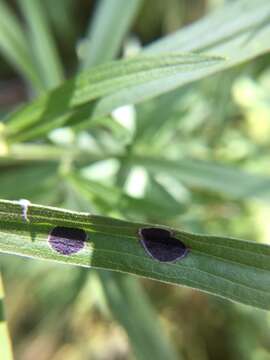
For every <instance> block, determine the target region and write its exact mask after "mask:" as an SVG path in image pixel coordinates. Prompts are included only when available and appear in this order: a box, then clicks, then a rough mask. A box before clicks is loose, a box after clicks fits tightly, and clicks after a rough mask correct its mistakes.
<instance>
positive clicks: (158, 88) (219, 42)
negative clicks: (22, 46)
mask: <svg viewBox="0 0 270 360" xmlns="http://www.w3.org/2000/svg"><path fill="white" fill-rule="evenodd" d="M269 18H270V2H269V1H268V0H258V1H250V0H238V1H235V2H233V3H232V2H229V3H227V4H225V5H224V7H222V8H220V9H219V10H218V11H216V12H214V13H212V14H210V15H208V16H206V17H205V18H204V19H202V20H200V21H197V22H196V23H194V24H193V25H189V26H186V27H184V28H183V29H180V30H179V31H177V32H176V33H174V34H172V35H168V36H166V37H164V38H162V39H161V40H157V41H156V42H154V43H153V44H151V45H150V46H147V47H146V48H145V50H144V53H147V54H160V55H161V54H162V53H167V52H168V51H184V52H186V51H192V52H196V53H198V52H201V53H202V52H203V53H205V54H215V55H219V56H221V57H224V58H225V59H226V61H224V62H220V63H219V64H216V66H213V67H209V68H208V69H204V70H203V72H201V73H200V74H199V73H197V74H196V76H194V77H193V80H197V79H200V78H203V77H206V76H208V75H210V74H213V73H216V72H220V71H223V70H226V69H228V68H230V67H232V66H235V65H237V64H240V63H242V62H245V61H247V60H250V59H253V58H255V57H256V56H258V55H260V54H263V53H266V52H268V51H269V50H270V43H269V38H270V21H269ZM186 80H187V79H185V80H184V79H183V74H180V73H179V74H174V75H172V76H171V77H168V78H167V79H166V82H165V81H164V82H163V83H162V84H160V83H159V82H157V81H155V80H153V81H151V82H148V83H146V84H143V85H140V86H133V87H132V88H131V89H126V90H124V91H123V90H122V91H118V92H116V93H114V94H113V95H110V96H107V97H105V98H104V99H102V100H101V101H100V103H99V105H98V110H99V111H101V110H103V109H106V108H107V107H108V106H109V105H110V104H119V103H121V102H123V99H127V101H126V103H135V102H136V103H137V102H139V101H142V100H146V99H147V98H150V97H154V96H157V95H159V94H163V93H166V92H168V91H170V90H173V89H175V88H177V87H179V86H182V85H184V84H186V83H187V82H190V81H191V80H192V79H191V78H189V81H186ZM141 94H143V98H142V95H141Z"/></svg>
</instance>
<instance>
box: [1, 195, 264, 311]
mask: <svg viewBox="0 0 270 360" xmlns="http://www.w3.org/2000/svg"><path fill="white" fill-rule="evenodd" d="M28 217H29V220H30V223H27V224H26V223H24V222H23V220H22V214H21V206H20V204H18V203H17V202H10V201H3V200H2V201H0V222H1V229H0V252H8V253H14V254H19V255H24V256H31V257H35V258H42V259H50V260H54V261H60V262H65V263H69V264H76V265H80V266H85V267H90V266H93V267H96V268H106V269H110V270H114V271H121V272H127V273H131V274H136V275H140V276H144V277H148V278H151V279H156V280H160V281H164V282H170V283H173V284H180V285H185V286H189V287H193V288H197V289H200V290H202V291H207V292H210V293H212V294H215V295H218V296H222V297H225V298H228V299H231V300H234V301H238V302H241V303H244V304H247V305H252V306H255V307H259V308H262V309H269V308H270V291H269V289H270V286H269V285H270V277H269V272H270V261H269V258H270V246H268V245H264V244H257V243H253V242H249V241H243V240H237V239H232V238H225V237H215V236H207V235H197V234H190V233H186V232H183V231H177V230H175V237H176V238H179V239H181V241H183V242H184V243H185V244H186V246H188V247H189V249H190V252H189V254H188V255H187V256H186V258H184V259H183V260H181V261H179V262H177V263H160V262H158V261H155V260H153V259H152V258H150V257H149V256H148V255H147V254H145V252H144V249H143V248H142V246H141V245H140V243H139V241H138V229H139V228H140V227H142V226H147V225H146V224H139V223H131V222H126V221H122V220H116V219H111V218H105V217H99V216H94V215H90V214H87V213H76V212H71V211H65V210H60V209H56V208H49V207H42V206H37V205H31V206H30V207H29V209H28ZM57 225H58V226H70V227H82V228H83V229H84V230H85V231H87V233H88V236H89V241H91V242H92V244H90V243H89V242H88V243H87V246H86V248H85V249H84V251H82V252H81V254H75V255H70V256H68V257H67V256H64V255H61V254H58V253H56V252H55V251H53V250H52V249H51V248H50V246H49V245H48V242H47V237H48V233H49V231H50V229H51V228H52V227H53V226H57ZM31 234H32V237H33V234H35V236H34V238H33V239H31ZM33 240H34V241H33Z"/></svg>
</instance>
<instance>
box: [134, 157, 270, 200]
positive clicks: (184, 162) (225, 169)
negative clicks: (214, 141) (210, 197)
mask: <svg viewBox="0 0 270 360" xmlns="http://www.w3.org/2000/svg"><path fill="white" fill-rule="evenodd" d="M128 159H129V161H130V163H131V164H133V165H142V166H144V167H145V168H146V169H148V170H149V171H151V172H153V173H164V174H168V175H171V176H173V177H176V178H178V179H179V180H181V181H183V182H184V183H186V184H187V185H188V186H191V187H198V188H201V189H206V190H209V191H215V192H220V193H221V194H224V195H227V196H230V197H233V198H242V199H245V198H247V197H257V198H260V199H262V200H267V201H268V200H269V196H270V178H269V177H267V176H264V175H255V174H251V173H248V172H245V171H243V170H240V169H238V168H233V167H230V166H222V165H219V164H215V163H211V162H207V161H203V160H195V159H179V160H169V159H164V158H155V157H147V156H136V155H134V156H133V155H132V156H130V157H129V158H128Z"/></svg>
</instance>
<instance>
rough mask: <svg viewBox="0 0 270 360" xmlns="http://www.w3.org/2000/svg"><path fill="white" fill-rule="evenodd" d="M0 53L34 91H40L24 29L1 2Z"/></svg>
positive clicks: (39, 81)
mask: <svg viewBox="0 0 270 360" xmlns="http://www.w3.org/2000/svg"><path fill="white" fill-rule="evenodd" d="M0 52H1V53H2V54H3V55H4V56H5V57H6V58H7V60H8V61H10V62H11V64H12V65H13V66H14V67H15V68H16V70H18V71H19V73H20V74H21V75H22V76H23V77H24V78H25V79H26V80H27V81H29V83H30V84H31V85H32V86H33V88H34V89H35V90H36V91H38V92H39V91H40V90H41V89H42V83H41V78H40V76H39V73H38V71H37V68H36V64H35V63H34V61H33V58H32V56H31V49H30V47H29V43H28V39H27V37H26V36H25V35H24V29H23V28H22V26H21V24H20V23H19V21H18V20H17V19H16V17H15V15H14V14H13V13H12V12H11V10H10V9H9V7H8V6H7V5H6V4H5V2H4V1H3V0H1V1H0Z"/></svg>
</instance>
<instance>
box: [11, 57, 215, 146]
mask: <svg viewBox="0 0 270 360" xmlns="http://www.w3.org/2000/svg"><path fill="white" fill-rule="evenodd" d="M220 61H222V60H221V59H220V58H215V57H210V58H209V57H207V56H202V55H187V54H185V55H183V54H179V53H172V54H168V55H163V56H142V57H136V58H132V59H125V60H121V61H115V62H111V63H106V64H104V65H100V66H97V67H95V68H93V69H90V70H88V71H85V72H82V73H81V74H79V75H78V76H77V77H75V78H74V79H71V80H69V81H66V82H65V83H64V84H63V85H61V86H60V87H58V88H56V89H55V90H53V91H51V92H48V93H46V94H44V95H43V96H41V97H39V98H38V99H37V100H35V101H34V102H32V103H31V104H29V105H27V106H25V107H24V108H22V109H19V110H18V111H16V112H15V113H12V114H11V115H10V116H9V117H8V118H7V119H6V121H7V127H6V129H7V136H8V138H9V139H10V140H13V141H14V140H16V141H19V140H26V139H29V138H31V137H33V134H34V135H35V136H37V134H38V135H44V134H46V133H47V132H48V131H49V130H50V129H53V128H55V127H59V126H62V125H64V124H65V123H66V122H67V121H68V120H69V118H70V117H71V116H74V115H75V114H76V112H77V111H78V110H79V111H80V110H81V109H82V108H83V106H85V104H87V103H88V102H90V101H93V100H97V99H99V98H101V97H103V96H105V95H108V94H112V93H114V92H115V91H117V90H121V89H127V88H128V87H130V86H132V85H134V84H142V86H143V84H146V83H148V82H149V81H152V80H153V79H156V80H157V79H159V82H160V83H159V86H163V85H164V82H165V81H166V79H167V77H170V76H171V75H172V74H180V73H181V74H182V76H183V82H189V81H191V80H192V79H194V76H195V77H196V76H197V75H198V73H201V72H203V71H204V69H205V67H208V66H216V64H217V63H218V62H220ZM137 95H138V94H137ZM145 95H146V94H145V93H144V92H140V98H141V100H143V98H144V96H145ZM126 100H127V99H126V98H125V97H123V98H122V100H121V101H120V103H111V104H108V105H109V106H108V107H105V108H103V109H101V110H100V109H99V110H97V109H96V108H95V104H94V103H93V108H92V109H91V108H90V109H89V110H88V111H89V112H90V114H91V111H92V112H93V117H97V116H103V115H105V114H107V113H109V112H110V111H111V110H113V109H114V108H115V107H117V106H118V105H121V104H123V103H126V102H129V101H126Z"/></svg>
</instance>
